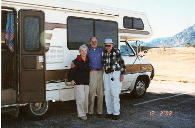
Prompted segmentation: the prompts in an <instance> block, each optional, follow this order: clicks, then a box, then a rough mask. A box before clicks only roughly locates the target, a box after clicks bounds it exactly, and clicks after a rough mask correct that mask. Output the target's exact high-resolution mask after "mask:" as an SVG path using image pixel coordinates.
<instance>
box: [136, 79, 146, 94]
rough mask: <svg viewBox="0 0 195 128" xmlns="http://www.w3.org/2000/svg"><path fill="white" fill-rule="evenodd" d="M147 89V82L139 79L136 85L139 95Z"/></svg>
mask: <svg viewBox="0 0 195 128" xmlns="http://www.w3.org/2000/svg"><path fill="white" fill-rule="evenodd" d="M145 90H146V87H145V83H144V82H143V81H138V82H137V85H136V91H137V94H138V95H143V94H144V92H145Z"/></svg>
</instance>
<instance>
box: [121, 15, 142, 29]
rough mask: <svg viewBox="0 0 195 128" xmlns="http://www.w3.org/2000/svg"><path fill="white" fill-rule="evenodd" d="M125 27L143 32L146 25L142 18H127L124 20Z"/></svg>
mask: <svg viewBox="0 0 195 128" xmlns="http://www.w3.org/2000/svg"><path fill="white" fill-rule="evenodd" d="M123 27H124V28H129V29H138V30H143V29H144V24H143V21H142V19H141V18H134V17H127V16H125V17H124V18H123Z"/></svg>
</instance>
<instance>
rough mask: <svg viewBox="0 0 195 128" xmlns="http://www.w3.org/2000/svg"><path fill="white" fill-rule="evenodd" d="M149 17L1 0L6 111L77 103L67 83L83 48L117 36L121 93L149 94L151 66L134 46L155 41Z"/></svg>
mask: <svg viewBox="0 0 195 128" xmlns="http://www.w3.org/2000/svg"><path fill="white" fill-rule="evenodd" d="M151 35H152V30H151V27H150V24H149V22H148V20H147V17H146V15H145V14H144V13H141V12H134V11H129V10H123V9H114V8H111V7H105V6H98V5H93V4H86V3H81V2H74V1H65V0H42V1H41V0H31V1H29V0H2V1H1V107H2V108H5V107H10V106H12V107H16V108H19V107H20V106H28V108H29V110H30V113H31V114H32V115H34V116H38V117H39V116H43V115H44V114H45V113H46V112H47V111H48V106H49V102H50V101H52V102H55V101H69V100H74V99H75V97H74V86H71V85H70V82H68V81H67V74H68V72H69V70H70V65H71V62H72V60H73V59H74V58H75V57H76V56H77V55H78V54H79V52H78V47H79V46H80V45H81V44H88V45H89V39H90V37H92V36H96V37H97V38H98V41H99V44H98V45H99V47H102V48H103V47H104V46H103V41H104V39H105V38H112V40H113V42H114V45H115V47H117V48H119V49H120V50H121V53H122V55H123V59H124V61H125V64H126V74H125V77H124V81H123V87H122V93H123V92H130V93H133V94H134V95H135V97H142V96H144V95H145V92H146V89H147V88H148V87H149V84H150V81H151V79H152V78H153V76H154V69H153V67H152V65H151V64H150V63H149V62H148V61H147V60H144V59H143V58H141V57H140V56H138V53H137V52H136V51H135V50H134V49H133V47H132V46H131V44H130V42H131V41H136V42H138V41H139V40H140V39H145V38H148V37H151Z"/></svg>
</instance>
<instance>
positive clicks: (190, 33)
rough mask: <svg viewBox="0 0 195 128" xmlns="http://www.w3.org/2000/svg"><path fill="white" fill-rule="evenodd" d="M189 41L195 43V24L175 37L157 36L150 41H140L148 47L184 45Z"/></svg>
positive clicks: (191, 43)
mask: <svg viewBox="0 0 195 128" xmlns="http://www.w3.org/2000/svg"><path fill="white" fill-rule="evenodd" d="M187 43H190V45H191V46H193V45H195V24H194V25H192V26H190V27H188V28H186V29H184V30H183V31H182V32H179V33H178V34H176V35H175V36H173V37H164V38H157V39H154V40H152V41H150V42H140V44H141V45H142V46H147V47H163V46H164V47H184V46H185V45H186V44H187Z"/></svg>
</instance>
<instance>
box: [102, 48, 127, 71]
mask: <svg viewBox="0 0 195 128" xmlns="http://www.w3.org/2000/svg"><path fill="white" fill-rule="evenodd" d="M102 61H103V62H102V63H103V67H104V71H105V72H107V73H110V72H113V71H121V74H124V73H125V68H126V67H125V63H124V60H123V58H122V56H121V53H120V51H119V50H118V49H115V48H112V50H111V52H110V53H108V52H107V51H106V50H105V51H104V53H103V58H102Z"/></svg>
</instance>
